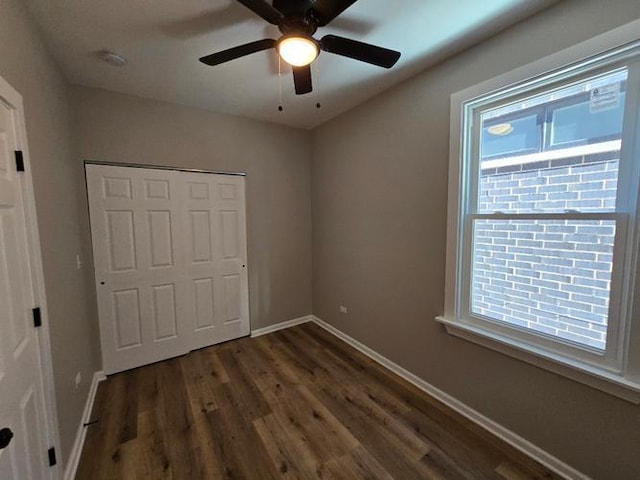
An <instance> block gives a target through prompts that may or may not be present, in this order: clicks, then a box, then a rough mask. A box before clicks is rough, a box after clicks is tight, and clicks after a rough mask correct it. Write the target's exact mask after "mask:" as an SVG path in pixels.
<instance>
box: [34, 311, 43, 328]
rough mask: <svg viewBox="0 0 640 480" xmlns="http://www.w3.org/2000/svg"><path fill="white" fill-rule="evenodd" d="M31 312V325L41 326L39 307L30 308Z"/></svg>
mask: <svg viewBox="0 0 640 480" xmlns="http://www.w3.org/2000/svg"><path fill="white" fill-rule="evenodd" d="M31 311H32V312H33V326H34V327H41V326H42V314H41V313H40V307H36V308H34V309H32V310H31Z"/></svg>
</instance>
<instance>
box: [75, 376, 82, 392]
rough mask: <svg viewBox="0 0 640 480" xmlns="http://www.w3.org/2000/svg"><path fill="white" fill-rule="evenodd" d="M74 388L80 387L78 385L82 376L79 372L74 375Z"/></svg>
mask: <svg viewBox="0 0 640 480" xmlns="http://www.w3.org/2000/svg"><path fill="white" fill-rule="evenodd" d="M75 382H76V388H78V387H80V384H81V383H82V374H81V373H80V372H78V373H76V380H75Z"/></svg>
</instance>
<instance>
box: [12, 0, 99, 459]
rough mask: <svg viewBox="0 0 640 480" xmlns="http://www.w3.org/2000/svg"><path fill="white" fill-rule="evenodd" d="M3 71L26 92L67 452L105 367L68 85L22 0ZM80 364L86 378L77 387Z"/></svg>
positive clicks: (60, 417) (18, 3) (14, 13)
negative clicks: (95, 320) (86, 265)
mask: <svg viewBox="0 0 640 480" xmlns="http://www.w3.org/2000/svg"><path fill="white" fill-rule="evenodd" d="M0 76H2V77H3V78H4V79H5V80H6V81H8V82H9V83H10V84H11V85H12V86H13V88H15V89H16V90H17V91H18V92H19V93H20V94H21V95H22V98H23V100H24V107H25V116H26V124H27V135H28V137H29V138H28V140H29V149H30V153H31V166H32V173H33V182H34V188H35V195H36V209H37V215H38V226H39V229H40V238H41V240H42V257H43V266H44V279H45V288H46V295H47V303H48V307H49V309H48V311H49V319H50V334H51V348H52V355H53V372H54V381H55V390H56V399H57V407H58V421H59V425H60V437H61V441H62V445H61V446H60V447H59V452H61V454H62V456H63V458H65V459H66V457H67V456H68V454H69V451H70V450H71V445H72V444H73V441H74V438H75V434H76V431H77V429H78V425H79V423H80V417H81V415H82V410H83V408H84V404H85V400H86V397H87V392H88V388H89V384H90V382H91V377H92V375H93V372H94V371H96V370H98V369H99V368H100V353H99V350H98V342H97V339H98V336H97V330H96V329H95V327H94V325H93V324H92V323H91V322H89V321H88V319H89V318H91V312H92V311H93V310H92V309H91V307H90V306H89V305H90V304H91V301H90V300H88V299H89V295H90V294H89V292H88V291H87V288H86V286H85V285H86V282H85V275H86V270H85V269H80V270H78V269H76V254H78V253H80V254H82V253H83V252H84V244H85V238H84V237H83V236H82V234H81V231H80V228H79V221H78V218H79V213H81V212H80V211H79V206H80V205H81V189H80V186H81V180H82V178H81V176H80V175H79V174H78V171H79V169H78V165H77V163H75V162H74V161H73V157H74V156H73V150H72V144H71V135H72V132H71V121H70V110H69V103H68V90H67V86H66V82H65V80H64V78H63V76H62V75H61V74H60V72H59V71H58V69H57V67H56V65H55V64H54V62H53V61H52V59H51V57H50V56H49V54H48V52H47V50H46V47H45V45H43V43H42V41H41V40H40V38H39V36H38V34H37V32H36V31H35V29H34V28H33V25H32V23H31V20H30V18H29V17H28V15H27V14H26V12H25V10H24V7H23V5H22V2H21V1H19V0H1V1H0ZM84 259H85V262H86V261H87V257H86V256H85V257H84ZM0 321H2V320H1V319H0ZM76 372H80V373H81V374H82V378H83V383H82V384H81V386H80V388H79V389H76V388H75V384H74V377H75V375H76Z"/></svg>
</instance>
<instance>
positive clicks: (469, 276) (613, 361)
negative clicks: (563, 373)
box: [456, 212, 629, 372]
mask: <svg viewBox="0 0 640 480" xmlns="http://www.w3.org/2000/svg"><path fill="white" fill-rule="evenodd" d="M475 220H577V221H581V220H583V221H589V220H608V221H614V222H615V225H616V233H615V240H614V248H613V270H612V274H611V287H610V290H609V316H608V321H607V342H606V347H605V350H604V352H600V351H596V350H594V349H592V348H589V347H587V346H582V345H577V344H574V343H571V342H568V341H563V340H561V339H554V338H551V337H549V336H548V335H544V334H541V333H538V332H535V331H533V330H529V329H523V328H518V327H516V326H509V325H508V324H503V323H501V322H496V321H495V320H491V319H489V318H487V317H484V316H481V315H478V314H476V313H474V312H472V308H471V303H472V285H473V271H472V270H473V253H474V238H473V232H474V228H473V225H474V222H475ZM628 224H629V215H627V214H624V213H611V212H603V213H579V212H571V213H542V214H536V213H522V214H518V213H507V214H505V213H495V214H467V215H466V216H465V221H464V238H463V244H464V251H463V257H462V268H461V271H460V273H461V274H460V275H458V287H457V289H458V292H459V295H458V309H457V313H456V317H457V318H458V319H459V320H460V321H462V322H463V323H467V324H469V325H473V326H475V327H479V328H482V329H486V330H489V331H491V332H493V333H496V334H499V335H503V336H506V337H510V338H513V339H516V340H518V341H521V342H524V343H526V344H529V345H532V346H533V345H535V346H537V347H542V348H543V349H545V350H548V351H549V352H553V353H559V354H562V355H563V356H566V357H568V358H570V359H575V360H580V361H583V362H586V363H589V364H592V365H596V366H601V367H604V368H607V369H609V370H610V371H613V372H619V371H620V370H621V367H622V362H623V355H622V353H623V352H624V349H623V348H620V347H621V339H622V338H624V335H623V333H624V327H625V324H624V323H623V322H622V320H623V319H624V318H626V317H625V316H624V315H622V312H621V307H622V302H621V300H622V298H623V297H622V294H623V291H622V286H623V284H622V282H621V281H616V279H619V278H622V277H623V275H624V272H623V271H624V266H625V262H624V258H625V256H626V255H625V253H626V252H625V245H624V244H625V239H626V238H627V236H628Z"/></svg>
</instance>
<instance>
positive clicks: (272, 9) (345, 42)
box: [200, 0, 400, 95]
mask: <svg viewBox="0 0 640 480" xmlns="http://www.w3.org/2000/svg"><path fill="white" fill-rule="evenodd" d="M237 1H238V2H239V3H241V4H242V5H244V6H245V7H247V8H248V9H249V10H251V11H252V12H254V13H255V14H256V15H259V16H260V17H262V18H263V19H264V20H266V21H267V22H269V23H271V24H272V25H276V26H277V27H278V29H279V30H280V32H282V36H281V37H280V38H279V39H278V40H273V39H270V38H267V39H264V40H258V41H255V42H251V43H247V44H244V45H240V46H237V47H234V48H230V49H228V50H223V51H221V52H217V53H213V54H211V55H207V56H204V57H201V58H200V61H201V62H202V63H204V64H206V65H211V66H214V65H219V64H221V63H225V62H228V61H230V60H235V59H236V58H240V57H243V56H245V55H250V54H252V53H256V52H260V51H262V50H268V49H271V48H275V49H276V50H277V51H278V54H279V55H280V57H281V58H282V59H283V60H284V61H286V62H287V63H289V64H290V65H291V66H292V68H293V83H294V85H295V90H296V94H297V95H303V94H305V93H309V92H311V91H312V90H313V87H312V82H311V66H310V65H311V63H312V62H313V61H314V60H315V59H316V58H317V57H318V55H319V54H320V51H321V50H323V51H325V52H329V53H333V54H336V55H342V56H343V57H349V58H353V59H355V60H359V61H361V62H366V63H370V64H372V65H377V66H379V67H384V68H391V67H393V66H394V65H395V64H396V62H397V61H398V59H399V58H400V52H396V51H395V50H389V49H387V48H382V47H378V46H375V45H370V44H368V43H363V42H358V41H357V40H351V39H349V38H344V37H339V36H336V35H325V36H324V37H322V39H320V40H316V39H315V38H313V34H314V33H315V32H316V30H317V29H318V28H319V27H324V26H326V25H328V24H329V22H331V21H332V20H333V19H335V18H336V17H337V16H338V15H340V14H341V13H342V12H344V11H345V10H346V9H347V8H349V7H350V6H351V5H352V4H354V3H355V2H356V0H273V6H272V5H270V4H269V3H267V2H265V1H264V0H237Z"/></svg>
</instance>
